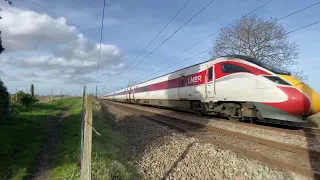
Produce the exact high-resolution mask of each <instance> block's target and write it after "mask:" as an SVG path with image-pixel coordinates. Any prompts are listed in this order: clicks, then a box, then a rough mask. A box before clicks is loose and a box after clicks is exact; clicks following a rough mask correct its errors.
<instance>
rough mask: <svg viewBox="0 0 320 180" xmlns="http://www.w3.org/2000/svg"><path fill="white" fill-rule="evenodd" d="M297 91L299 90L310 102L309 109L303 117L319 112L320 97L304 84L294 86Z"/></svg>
mask: <svg viewBox="0 0 320 180" xmlns="http://www.w3.org/2000/svg"><path fill="white" fill-rule="evenodd" d="M295 87H296V88H297V89H299V90H301V91H302V92H303V93H304V94H305V95H307V96H308V97H309V99H310V101H311V107H310V109H309V111H308V112H307V113H306V114H305V115H308V116H310V115H313V114H316V113H318V112H320V96H319V94H318V93H317V92H316V91H314V90H313V89H312V88H311V87H309V86H308V85H306V84H304V83H300V84H297V85H296V86H295Z"/></svg>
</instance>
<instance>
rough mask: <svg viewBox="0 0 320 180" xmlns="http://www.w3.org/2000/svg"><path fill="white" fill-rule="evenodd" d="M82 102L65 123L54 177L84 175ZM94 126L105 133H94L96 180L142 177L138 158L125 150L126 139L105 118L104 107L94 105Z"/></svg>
mask: <svg viewBox="0 0 320 180" xmlns="http://www.w3.org/2000/svg"><path fill="white" fill-rule="evenodd" d="M80 112H81V102H78V103H75V104H74V106H73V107H72V109H71V110H70V112H69V113H68V117H67V119H66V120H65V122H64V125H63V130H62V131H61V133H62V135H63V142H62V143H61V144H60V145H59V147H58V149H57V151H56V153H55V156H54V159H55V161H54V168H53V169H52V171H51V173H50V179H57V180H58V179H59V180H60V179H70V180H71V179H79V177H80V164H79V160H80V133H81V131H80V128H81V124H80V118H81V113H80ZM93 125H94V127H95V129H96V130H97V131H98V132H99V133H100V134H101V136H97V135H96V134H95V133H94V132H93V140H92V141H93V144H92V167H91V170H92V179H95V180H96V179H111V178H112V177H117V178H118V179H139V178H138V173H137V170H136V167H135V165H134V161H133V159H132V158H130V157H129V156H128V155H126V152H125V151H124V149H125V145H126V141H125V138H124V136H123V134H122V133H120V132H115V131H113V130H112V129H111V128H110V127H109V126H108V124H107V123H106V122H105V121H104V119H103V118H102V114H101V106H100V104H99V103H98V102H95V105H94V118H93Z"/></svg>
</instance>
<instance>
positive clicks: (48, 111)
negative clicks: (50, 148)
mask: <svg viewBox="0 0 320 180" xmlns="http://www.w3.org/2000/svg"><path fill="white" fill-rule="evenodd" d="M67 102H68V101H67V100H61V101H54V102H49V103H39V104H35V105H33V106H32V107H23V108H21V109H20V113H19V114H13V115H11V116H10V117H9V119H8V121H6V122H4V123H2V124H0V141H1V148H0V179H14V180H19V179H24V178H25V177H26V175H28V172H29V171H30V168H32V166H33V164H34V163H35V160H36V158H37V156H38V154H39V152H40V149H41V146H42V144H43V141H44V139H45V137H46V135H47V129H46V126H45V123H44V121H45V120H46V119H47V116H56V115H58V114H59V113H60V112H61V108H64V107H66V106H68V103H67Z"/></svg>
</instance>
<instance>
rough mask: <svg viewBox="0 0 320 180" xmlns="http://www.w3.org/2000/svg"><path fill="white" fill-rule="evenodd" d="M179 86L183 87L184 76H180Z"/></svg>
mask: <svg viewBox="0 0 320 180" xmlns="http://www.w3.org/2000/svg"><path fill="white" fill-rule="evenodd" d="M180 87H184V76H181V77H180Z"/></svg>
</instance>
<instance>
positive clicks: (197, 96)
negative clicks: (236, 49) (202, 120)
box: [103, 55, 320, 123]
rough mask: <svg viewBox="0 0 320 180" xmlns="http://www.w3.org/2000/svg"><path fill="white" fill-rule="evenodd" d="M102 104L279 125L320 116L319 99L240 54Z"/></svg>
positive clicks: (167, 77) (295, 81) (133, 89)
mask: <svg viewBox="0 0 320 180" xmlns="http://www.w3.org/2000/svg"><path fill="white" fill-rule="evenodd" d="M103 99H109V100H115V101H122V102H128V103H136V104H146V105H153V106H158V107H170V108H178V109H186V110H193V111H195V112H198V113H204V114H208V115H222V116H226V117H228V118H230V119H236V120H244V119H251V120H253V119H257V120H260V121H261V120H262V121H270V120H273V121H274V120H276V121H278V122H281V123H282V122H283V123H304V122H306V121H305V118H304V117H306V116H309V115H312V114H315V113H317V112H320V96H319V94H318V93H316V92H315V91H314V90H313V89H312V88H311V87H309V86H308V85H307V84H305V83H303V82H302V81H300V80H298V79H297V78H295V77H293V76H291V75H290V73H289V72H286V71H283V70H280V69H276V68H274V67H271V66H269V65H267V64H265V63H263V62H262V61H260V60H258V59H255V58H252V57H248V56H241V55H230V56H224V57H219V58H216V59H212V60H209V61H207V62H203V63H199V64H195V65H192V66H189V67H187V68H184V69H180V70H177V71H174V72H171V73H168V74H166V75H163V76H160V77H157V78H154V79H151V80H148V81H145V82H142V83H140V84H137V85H134V86H132V87H128V88H125V89H122V90H120V91H117V92H113V93H109V94H106V95H104V96H103Z"/></svg>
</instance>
